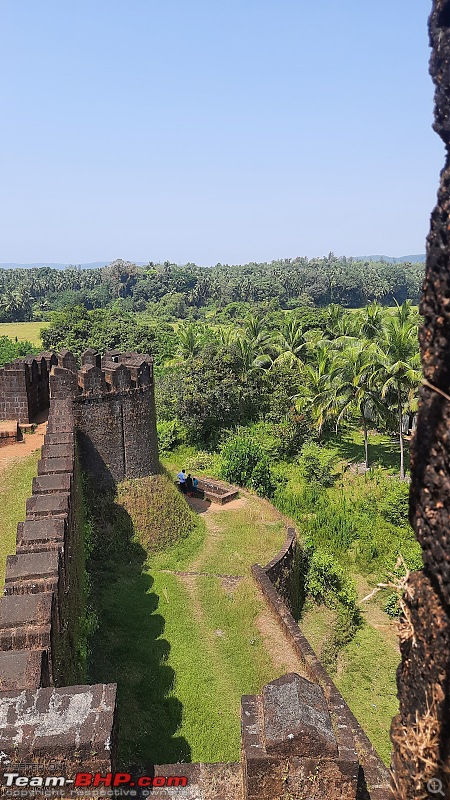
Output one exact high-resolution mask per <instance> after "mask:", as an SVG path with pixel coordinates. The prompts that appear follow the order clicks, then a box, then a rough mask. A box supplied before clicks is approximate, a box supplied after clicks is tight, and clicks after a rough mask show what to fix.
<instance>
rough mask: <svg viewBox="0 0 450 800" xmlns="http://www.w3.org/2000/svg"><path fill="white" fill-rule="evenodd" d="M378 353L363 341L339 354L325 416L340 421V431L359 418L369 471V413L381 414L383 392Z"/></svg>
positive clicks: (325, 407)
mask: <svg viewBox="0 0 450 800" xmlns="http://www.w3.org/2000/svg"><path fill="white" fill-rule="evenodd" d="M377 355H378V353H377V350H376V348H375V347H374V346H373V345H371V344H370V343H369V342H367V341H364V340H362V341H361V340H360V341H359V342H357V343H356V344H351V345H350V346H349V347H347V348H346V349H345V350H343V351H342V352H339V353H337V354H336V358H335V360H334V363H333V373H332V379H331V381H330V387H329V389H328V392H327V394H328V402H327V404H326V405H325V406H324V412H323V413H324V414H325V416H328V417H330V418H334V419H335V420H336V431H337V429H338V427H339V425H340V423H341V422H342V420H343V419H344V418H345V417H348V416H350V417H353V416H355V415H357V417H358V419H359V420H360V421H361V424H362V429H363V435H364V456H365V466H366V468H368V467H369V437H368V430H367V420H368V416H367V415H368V412H369V410H370V411H372V412H373V411H374V410H376V411H380V407H381V405H382V403H381V398H380V392H379V389H378V387H377V386H376V384H375V380H374V379H375V376H376V373H377V368H378V360H377Z"/></svg>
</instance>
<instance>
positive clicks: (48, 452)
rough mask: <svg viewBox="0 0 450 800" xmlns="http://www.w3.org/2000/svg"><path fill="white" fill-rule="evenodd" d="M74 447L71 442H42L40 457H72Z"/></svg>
mask: <svg viewBox="0 0 450 800" xmlns="http://www.w3.org/2000/svg"><path fill="white" fill-rule="evenodd" d="M74 453H75V449H74V445H73V443H72V442H68V443H66V444H44V446H43V448H42V451H41V455H42V458H72V457H73V456H74Z"/></svg>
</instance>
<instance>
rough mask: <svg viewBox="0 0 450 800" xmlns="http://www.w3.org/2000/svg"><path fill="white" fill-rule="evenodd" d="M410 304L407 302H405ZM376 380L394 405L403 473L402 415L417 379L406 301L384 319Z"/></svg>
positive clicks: (413, 394)
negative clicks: (392, 314)
mask: <svg viewBox="0 0 450 800" xmlns="http://www.w3.org/2000/svg"><path fill="white" fill-rule="evenodd" d="M409 305H410V304H409ZM377 350H378V353H377V359H378V366H377V369H376V380H377V381H378V382H379V384H380V385H381V396H382V398H384V399H385V400H387V401H388V402H390V403H391V405H393V406H395V410H396V416H397V422H398V436H399V443H400V477H401V478H404V477H405V467H404V441H403V415H404V413H405V412H406V411H410V410H413V408H414V405H415V403H416V397H417V387H418V385H419V382H420V379H421V374H422V373H421V370H420V355H419V345H418V340H417V327H416V325H415V323H414V321H413V320H411V319H410V312H409V311H408V305H407V304H405V303H403V305H402V306H399V307H398V312H397V313H396V314H395V315H394V316H392V317H390V318H388V319H387V321H386V324H385V327H384V331H383V337H382V339H381V341H380V342H379V344H378V347H377Z"/></svg>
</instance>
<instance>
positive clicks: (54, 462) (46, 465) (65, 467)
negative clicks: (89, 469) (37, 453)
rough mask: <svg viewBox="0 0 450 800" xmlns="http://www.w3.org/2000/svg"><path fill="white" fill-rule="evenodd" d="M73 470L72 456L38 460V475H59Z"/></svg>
mask: <svg viewBox="0 0 450 800" xmlns="http://www.w3.org/2000/svg"><path fill="white" fill-rule="evenodd" d="M73 470H74V459H73V458H41V459H40V460H39V461H38V475H59V474H60V473H62V472H73Z"/></svg>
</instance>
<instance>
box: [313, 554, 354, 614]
mask: <svg viewBox="0 0 450 800" xmlns="http://www.w3.org/2000/svg"><path fill="white" fill-rule="evenodd" d="M306 590H307V592H308V594H310V595H311V597H312V598H313V599H314V600H315V602H316V603H325V605H327V606H329V607H330V608H335V607H336V606H337V604H338V603H340V604H342V605H343V606H346V607H347V608H350V609H354V608H356V600H357V595H356V589H355V587H354V585H353V582H352V581H351V580H350V579H349V578H348V577H347V576H346V574H345V572H344V570H343V569H342V567H341V566H340V565H339V564H337V562H336V561H335V560H334V558H333V557H332V556H331V555H330V554H329V553H327V552H325V551H323V550H316V551H315V552H314V553H313V554H312V557H311V560H310V562H309V572H308V575H307V578H306Z"/></svg>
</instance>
